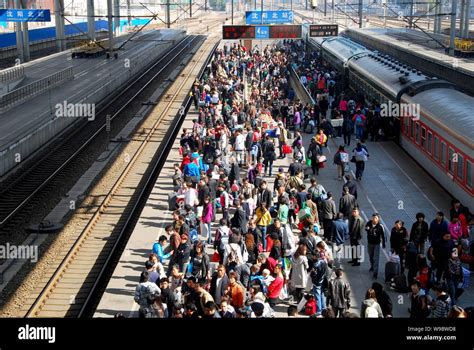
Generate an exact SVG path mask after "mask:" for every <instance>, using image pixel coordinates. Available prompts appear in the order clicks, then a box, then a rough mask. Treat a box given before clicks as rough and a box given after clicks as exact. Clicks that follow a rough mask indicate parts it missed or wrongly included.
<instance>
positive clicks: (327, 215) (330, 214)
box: [321, 192, 337, 240]
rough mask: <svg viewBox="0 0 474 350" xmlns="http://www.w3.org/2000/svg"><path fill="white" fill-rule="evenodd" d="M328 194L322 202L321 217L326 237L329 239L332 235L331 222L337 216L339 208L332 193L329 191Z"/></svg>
mask: <svg viewBox="0 0 474 350" xmlns="http://www.w3.org/2000/svg"><path fill="white" fill-rule="evenodd" d="M327 196H328V197H327V199H326V200H324V201H323V202H322V203H321V217H322V219H323V229H324V238H326V239H327V240H329V239H331V235H332V230H331V224H332V221H333V220H334V219H335V218H336V215H337V210H336V203H335V202H334V199H333V198H332V193H331V192H328V194H327Z"/></svg>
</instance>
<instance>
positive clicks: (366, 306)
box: [360, 288, 383, 318]
mask: <svg viewBox="0 0 474 350" xmlns="http://www.w3.org/2000/svg"><path fill="white" fill-rule="evenodd" d="M360 317H361V318H383V312H382V308H381V307H380V304H379V303H378V302H377V295H376V294H375V290H374V289H373V288H369V289H368V290H367V293H366V294H365V300H364V301H363V302H362V307H361V310H360Z"/></svg>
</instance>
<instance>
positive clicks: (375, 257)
mask: <svg viewBox="0 0 474 350" xmlns="http://www.w3.org/2000/svg"><path fill="white" fill-rule="evenodd" d="M365 231H367V243H368V244H367V245H368V252H369V260H370V270H369V271H373V272H374V278H377V275H378V272H379V258H380V243H382V247H383V249H385V234H384V229H383V226H382V224H381V223H380V216H379V214H377V213H375V214H373V215H372V220H369V222H367V225H366V226H365Z"/></svg>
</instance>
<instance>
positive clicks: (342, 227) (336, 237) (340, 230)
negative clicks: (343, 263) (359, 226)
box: [332, 213, 349, 246]
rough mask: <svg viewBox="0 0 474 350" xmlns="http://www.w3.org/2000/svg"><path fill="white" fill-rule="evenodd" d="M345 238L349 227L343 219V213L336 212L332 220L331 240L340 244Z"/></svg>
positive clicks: (347, 236)
mask: <svg viewBox="0 0 474 350" xmlns="http://www.w3.org/2000/svg"><path fill="white" fill-rule="evenodd" d="M347 238H349V228H348V225H347V223H346V222H345V221H344V214H342V213H337V217H336V220H334V221H333V222H332V241H333V242H335V243H336V245H337V246H340V245H342V244H344V241H345V240H346V239H347Z"/></svg>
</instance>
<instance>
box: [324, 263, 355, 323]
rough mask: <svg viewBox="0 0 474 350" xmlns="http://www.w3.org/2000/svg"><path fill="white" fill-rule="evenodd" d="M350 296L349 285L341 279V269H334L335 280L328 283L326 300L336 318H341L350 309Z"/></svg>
mask: <svg viewBox="0 0 474 350" xmlns="http://www.w3.org/2000/svg"><path fill="white" fill-rule="evenodd" d="M350 294H351V288H350V287H349V283H347V282H344V280H343V279H342V269H336V278H335V279H333V280H331V281H329V287H328V300H327V303H328V305H331V306H332V308H333V310H334V313H335V314H336V317H342V314H343V313H344V312H345V311H346V310H349V308H350V307H351V299H350Z"/></svg>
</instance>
